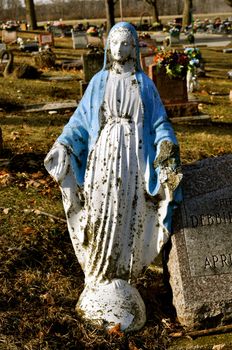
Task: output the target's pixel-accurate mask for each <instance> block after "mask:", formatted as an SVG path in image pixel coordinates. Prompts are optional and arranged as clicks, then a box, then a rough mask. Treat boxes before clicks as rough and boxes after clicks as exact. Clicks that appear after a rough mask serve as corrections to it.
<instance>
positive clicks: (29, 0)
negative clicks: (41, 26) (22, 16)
mask: <svg viewBox="0 0 232 350" xmlns="http://www.w3.org/2000/svg"><path fill="white" fill-rule="evenodd" d="M25 5H26V16H27V21H28V22H29V25H30V29H32V30H34V29H36V28H37V22H36V15H35V5H34V0H25Z"/></svg>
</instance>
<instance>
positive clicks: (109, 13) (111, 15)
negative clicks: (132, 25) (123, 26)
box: [105, 0, 115, 33]
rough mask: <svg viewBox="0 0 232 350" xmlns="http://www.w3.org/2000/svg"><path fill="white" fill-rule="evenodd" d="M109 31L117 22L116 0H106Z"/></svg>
mask: <svg viewBox="0 0 232 350" xmlns="http://www.w3.org/2000/svg"><path fill="white" fill-rule="evenodd" d="M105 8H106V21H107V33H109V31H110V29H111V28H112V27H113V26H114V24H115V19H114V0H105Z"/></svg>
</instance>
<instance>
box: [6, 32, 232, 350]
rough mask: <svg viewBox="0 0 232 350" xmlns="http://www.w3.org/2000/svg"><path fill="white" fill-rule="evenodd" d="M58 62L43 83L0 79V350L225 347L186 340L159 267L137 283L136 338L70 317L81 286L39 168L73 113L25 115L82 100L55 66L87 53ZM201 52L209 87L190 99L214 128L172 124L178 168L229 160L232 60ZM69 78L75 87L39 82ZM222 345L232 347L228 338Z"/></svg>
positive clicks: (53, 189) (67, 42) (203, 82)
mask: <svg viewBox="0 0 232 350" xmlns="http://www.w3.org/2000/svg"><path fill="white" fill-rule="evenodd" d="M12 49H13V52H14V54H15V64H16V65H17V64H20V62H27V63H31V62H32V56H31V55H30V54H28V53H22V52H20V51H19V50H18V49H17V47H16V45H13V46H12ZM54 52H55V54H56V57H57V68H56V69H51V70H43V74H42V76H41V79H37V80H26V79H15V78H13V77H8V78H3V77H2V76H1V77H0V85H1V95H0V108H1V109H0V124H1V128H2V137H3V149H2V150H1V151H0V152H1V155H0V158H1V159H0V212H1V215H0V227H1V236H0V240H1V252H0V258H1V267H2V270H1V274H0V279H1V288H0V290H1V292H0V293H1V298H0V304H1V307H0V309H1V311H0V328H1V334H0V349H9V350H14V349H25V350H37V349H38V350H39V349H40V350H57V349H64V350H71V349H73V350H74V349H78V350H81V349H114V350H115V349H120V350H121V349H129V350H138V349H150V350H155V349H157V350H164V349H168V348H172V346H174V344H175V341H174V337H173V334H177V333H180V332H182V334H183V336H182V338H181V340H182V342H183V343H182V345H181V344H179V345H177V348H176V349H178V350H180V349H188V348H189V346H191V344H192V345H194V344H196V346H199V347H198V349H212V348H213V345H215V344H218V341H220V342H222V343H223V342H225V339H224V338H220V337H223V335H219V336H217V337H219V338H217V337H216V336H211V337H209V336H202V337H197V338H196V340H194V339H193V338H194V337H192V339H191V337H190V335H191V334H190V335H188V336H187V337H185V330H184V329H182V328H181V327H180V325H179V324H178V322H177V320H176V317H175V310H174V309H173V307H172V305H171V296H170V293H169V289H168V287H167V285H166V283H164V280H163V271H162V268H161V265H160V264H158V265H157V266H156V265H153V266H151V267H149V268H148V269H147V270H146V271H145V273H144V275H142V276H141V278H139V280H138V286H137V287H138V289H139V291H140V293H141V295H142V296H143V298H144V300H145V304H146V306H147V323H146V325H145V327H144V328H143V329H142V330H140V331H138V332H135V333H129V334H122V333H121V332H120V329H118V328H117V327H116V328H115V329H113V330H112V331H110V332H104V331H102V330H101V329H98V328H95V327H91V326H90V325H87V324H84V323H83V322H82V321H81V320H80V318H79V317H78V316H77V315H76V313H75V305H76V302H77V299H78V296H79V295H80V293H81V291H82V288H83V284H84V276H83V273H82V271H81V268H80V266H79V264H78V262H77V260H76V258H75V256H74V251H73V248H72V245H71V241H70V239H69V235H68V231H67V228H66V223H65V217H64V213H63V208H62V201H61V195H60V191H59V188H58V186H57V185H56V184H55V183H54V182H53V180H52V179H51V178H50V176H49V175H48V174H47V173H46V171H45V169H44V167H43V159H44V157H45V155H46V153H47V152H48V150H49V149H50V147H51V146H52V144H53V142H54V141H55V140H56V138H57V136H58V135H59V134H60V132H61V130H62V128H63V126H64V124H65V123H66V122H67V121H68V119H69V118H70V116H71V115H72V113H73V110H71V109H69V108H67V109H64V110H55V111H52V112H51V111H50V113H49V112H48V111H40V112H31V113H29V112H26V111H25V110H24V109H23V108H22V106H23V105H27V104H37V103H44V102H62V101H64V100H67V99H68V100H77V99H79V98H80V96H79V80H80V79H81V76H82V72H81V71H74V70H73V71H62V70H61V69H60V67H59V63H60V62H61V61H62V60H65V59H70V58H75V59H77V58H80V54H81V53H83V51H80V50H73V49H72V48H71V39H69V38H68V39H67V38H66V39H65V38H57V39H55V48H54ZM201 52H202V55H203V58H204V59H205V63H206V77H204V78H201V79H200V89H199V91H198V92H196V93H194V96H195V97H196V98H198V100H199V108H200V111H201V112H202V113H203V114H207V115H210V116H211V119H212V121H211V122H210V123H208V124H207V125H202V124H181V123H179V124H174V128H175V131H176V134H177V137H178V140H179V143H180V152H181V160H182V163H183V164H187V163H192V162H195V161H197V160H200V159H203V158H206V157H216V156H218V155H223V154H228V153H231V151H232V146H231V144H232V131H231V130H232V115H231V103H232V102H231V101H230V100H229V92H230V89H231V80H229V79H228V78H227V72H228V71H229V70H230V69H231V54H227V53H223V52H222V48H216V47H211V48H206V47H202V48H201ZM67 75H68V76H69V77H72V78H73V80H71V79H70V80H64V81H61V80H46V79H44V77H46V76H47V77H48V76H49V77H51V76H53V77H57V76H58V77H61V76H63V77H65V76H67ZM214 337H215V338H214ZM226 337H227V340H228V339H231V338H232V336H231V334H227V335H226ZM218 339H222V340H218ZM184 344H186V345H184ZM189 344H190V345H189ZM220 344H221V343H220ZM181 346H183V347H181ZM228 349H229V348H228Z"/></svg>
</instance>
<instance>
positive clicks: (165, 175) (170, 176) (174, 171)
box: [154, 140, 182, 191]
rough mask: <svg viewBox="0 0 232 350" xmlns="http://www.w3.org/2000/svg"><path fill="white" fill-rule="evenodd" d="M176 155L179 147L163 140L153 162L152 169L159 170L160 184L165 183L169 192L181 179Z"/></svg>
mask: <svg viewBox="0 0 232 350" xmlns="http://www.w3.org/2000/svg"><path fill="white" fill-rule="evenodd" d="M178 154H179V147H178V146H177V145H175V144H174V143H172V142H171V141H167V140H165V141H162V142H161V144H160V151H159V154H158V156H157V157H156V159H155V161H154V167H155V168H157V167H159V168H160V172H159V181H160V183H161V184H165V183H166V184H167V186H168V188H169V190H170V191H174V190H175V189H176V188H177V187H178V185H179V183H180V181H181V179H182V173H181V169H180V164H179V160H178V159H179V157H178Z"/></svg>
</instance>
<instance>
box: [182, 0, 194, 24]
mask: <svg viewBox="0 0 232 350" xmlns="http://www.w3.org/2000/svg"><path fill="white" fill-rule="evenodd" d="M192 8H193V1H192V0H184V9H183V27H184V28H185V27H187V26H189V25H190V24H191V23H192Z"/></svg>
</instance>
